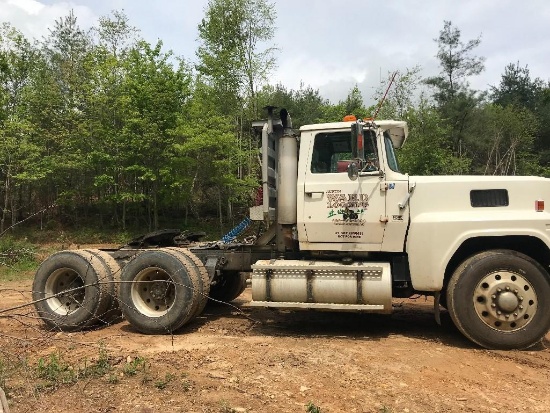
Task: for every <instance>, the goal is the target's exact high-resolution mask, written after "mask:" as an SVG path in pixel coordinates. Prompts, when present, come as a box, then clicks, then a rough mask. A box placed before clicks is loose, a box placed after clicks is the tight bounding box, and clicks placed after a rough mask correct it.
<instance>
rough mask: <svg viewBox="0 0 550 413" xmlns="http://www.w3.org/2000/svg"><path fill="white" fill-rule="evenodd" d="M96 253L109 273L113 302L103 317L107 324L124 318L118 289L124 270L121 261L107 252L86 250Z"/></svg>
mask: <svg viewBox="0 0 550 413" xmlns="http://www.w3.org/2000/svg"><path fill="white" fill-rule="evenodd" d="M84 251H87V252H90V253H91V254H94V255H95V256H96V257H98V258H99V259H100V261H101V262H102V263H103V265H104V267H105V269H106V271H107V273H108V275H109V282H110V284H109V286H108V287H109V288H108V291H109V295H110V297H111V304H110V305H109V308H108V309H107V312H106V313H105V315H104V316H103V317H102V321H103V322H104V323H105V324H113V323H116V322H118V321H120V320H121V319H122V311H121V310H120V305H119V303H118V289H119V287H120V274H121V272H122V270H121V268H120V265H119V263H118V262H117V261H116V260H115V259H114V258H113V257H112V256H111V255H109V254H108V253H107V252H105V251H101V250H98V249H87V250H84Z"/></svg>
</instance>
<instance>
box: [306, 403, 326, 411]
mask: <svg viewBox="0 0 550 413" xmlns="http://www.w3.org/2000/svg"><path fill="white" fill-rule="evenodd" d="M306 412H307V413H321V412H322V410H321V408H320V407H319V406H316V405H315V404H313V402H308V404H307V405H306Z"/></svg>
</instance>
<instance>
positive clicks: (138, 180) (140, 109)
mask: <svg viewBox="0 0 550 413" xmlns="http://www.w3.org/2000/svg"><path fill="white" fill-rule="evenodd" d="M124 68H125V78H124V83H123V86H122V87H123V94H122V96H123V101H122V102H121V110H122V112H123V122H124V124H123V127H122V130H121V133H120V138H121V139H122V141H123V142H124V148H123V149H122V150H123V153H124V154H125V156H126V159H125V160H124V165H125V169H126V175H127V177H126V179H127V183H126V184H127V185H129V187H130V188H134V195H135V196H136V197H138V196H142V197H143V199H144V200H146V208H147V215H146V216H147V222H148V225H149V227H150V228H151V229H152V228H155V229H156V228H158V224H159V203H160V201H161V197H162V196H163V195H165V194H166V191H170V189H169V188H170V186H171V183H172V182H171V181H172V180H173V177H172V176H171V175H170V174H166V173H165V168H166V167H167V165H168V164H169V163H170V158H171V156H173V152H172V148H173V146H174V143H175V141H176V140H177V139H178V136H177V134H176V132H175V131H176V128H177V126H178V121H179V119H180V117H181V115H182V112H183V110H184V108H185V105H186V101H187V99H188V98H189V95H190V82H191V77H190V71H189V68H188V67H187V65H186V64H185V62H184V61H181V60H180V62H179V65H178V66H177V67H173V66H172V63H171V52H168V53H163V52H162V42H158V43H157V45H156V46H155V47H151V45H149V44H148V43H147V42H145V41H140V42H138V44H137V46H136V47H135V48H133V49H132V50H130V52H129V54H128V58H127V59H126V60H125V63H124Z"/></svg>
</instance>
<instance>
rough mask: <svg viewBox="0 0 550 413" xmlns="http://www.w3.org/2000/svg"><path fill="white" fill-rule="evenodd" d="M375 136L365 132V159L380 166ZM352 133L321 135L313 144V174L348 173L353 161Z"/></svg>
mask: <svg viewBox="0 0 550 413" xmlns="http://www.w3.org/2000/svg"><path fill="white" fill-rule="evenodd" d="M374 137H375V134H374V132H372V131H365V157H366V158H367V160H368V161H369V160H370V161H371V162H372V163H373V164H374V163H375V164H376V165H377V164H378V158H377V157H376V159H374V157H375V154H376V149H375V148H376V146H375V142H376V141H375V139H374ZM352 159H353V158H352V153H351V132H332V133H326V132H323V133H319V134H317V136H315V142H314V144H313V157H312V160H311V172H312V173H315V174H318V173H346V172H347V170H348V165H349V164H350V162H351V161H352Z"/></svg>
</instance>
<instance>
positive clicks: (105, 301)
mask: <svg viewBox="0 0 550 413" xmlns="http://www.w3.org/2000/svg"><path fill="white" fill-rule="evenodd" d="M109 284H110V283H109V275H108V273H107V271H106V270H105V267H104V265H103V263H102V262H101V261H100V260H99V258H98V257H97V256H95V255H94V254H91V253H89V252H86V251H61V252H58V253H55V254H53V255H51V256H50V257H48V258H47V259H46V260H45V261H44V262H43V263H42V264H41V265H40V267H39V268H38V270H37V272H36V275H35V277H34V281H33V286H32V291H33V292H32V299H33V302H34V306H35V308H36V311H37V312H38V315H39V316H40V318H42V320H43V321H44V322H45V323H46V324H47V325H48V326H50V327H52V328H55V329H60V330H62V331H77V330H80V329H82V328H84V327H89V326H92V325H94V324H96V323H97V322H99V321H100V320H101V317H102V315H103V314H104V313H105V312H106V310H107V309H108V308H109V305H110V303H111V296H110V294H109V290H108V289H109Z"/></svg>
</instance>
